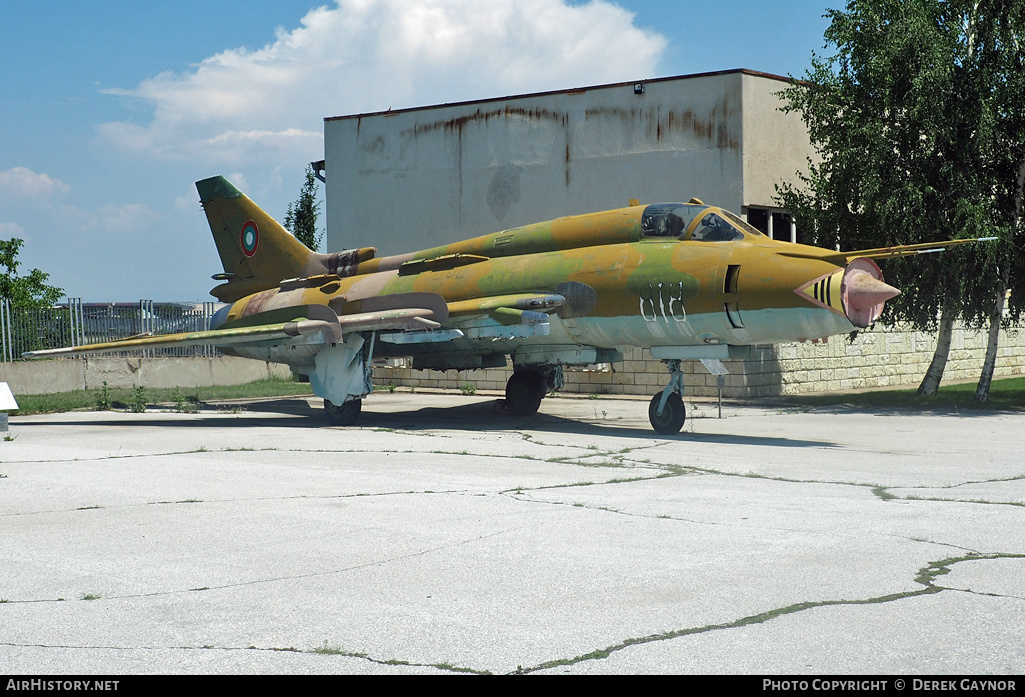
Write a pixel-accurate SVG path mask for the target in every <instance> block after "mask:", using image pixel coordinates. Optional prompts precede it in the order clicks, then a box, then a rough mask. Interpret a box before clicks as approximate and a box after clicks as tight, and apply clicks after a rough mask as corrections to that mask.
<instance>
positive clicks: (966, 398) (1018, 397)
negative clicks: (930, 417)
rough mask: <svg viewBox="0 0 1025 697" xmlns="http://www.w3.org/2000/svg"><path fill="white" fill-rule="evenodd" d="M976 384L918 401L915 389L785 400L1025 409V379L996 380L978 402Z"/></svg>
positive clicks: (944, 390) (951, 388)
mask: <svg viewBox="0 0 1025 697" xmlns="http://www.w3.org/2000/svg"><path fill="white" fill-rule="evenodd" d="M975 387H976V384H975V383H974V382H969V383H963V384H960V385H944V386H942V387H940V391H939V394H937V395H936V396H935V397H919V396H918V395H917V394H915V390H916V389H917V388H915V389H904V390H873V391H872V392H858V393H856V394H826V395H807V396H794V397H786V398H785V401H786V402H787V403H788V404H795V405H797V404H801V405H808V406H816V407H823V406H835V405H846V406H854V407H872V408H879V407H894V408H896V407H900V408H905V407H907V408H919V409H933V408H936V407H942V408H951V409H1007V410H1017V409H1025V377H1017V378H1004V379H1001V380H994V381H993V383H992V385H990V390H989V399H988V400H987V401H985V402H976V401H975V399H974V397H975Z"/></svg>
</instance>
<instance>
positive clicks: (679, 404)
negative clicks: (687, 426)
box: [648, 360, 687, 436]
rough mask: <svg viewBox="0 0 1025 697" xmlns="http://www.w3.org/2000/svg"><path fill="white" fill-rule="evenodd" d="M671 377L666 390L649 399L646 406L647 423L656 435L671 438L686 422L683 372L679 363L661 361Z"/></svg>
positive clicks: (676, 361) (675, 361)
mask: <svg viewBox="0 0 1025 697" xmlns="http://www.w3.org/2000/svg"><path fill="white" fill-rule="evenodd" d="M663 362H664V363H665V364H666V367H667V368H668V369H669V373H670V375H671V376H672V377H670V378H669V384H668V385H666V388H665V389H664V390H662V391H661V392H659V393H658V394H657V395H655V396H654V397H652V398H651V403H650V404H649V405H648V421H650V422H651V427H652V428H653V429H655V432H656V433H659V434H661V435H663V436H672V435H676V434H677V433H679V432H680V429H681V428H683V423H684V421H686V420H687V409H686V408H685V407H684V406H683V397H682V396H681V395H682V394H683V371H682V370H680V361H678V360H668V361H663Z"/></svg>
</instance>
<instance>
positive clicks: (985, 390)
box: [975, 283, 1007, 402]
mask: <svg viewBox="0 0 1025 697" xmlns="http://www.w3.org/2000/svg"><path fill="white" fill-rule="evenodd" d="M1006 297H1007V283H1001V284H1000V288H998V289H997V297H996V302H995V303H994V304H993V315H992V316H991V317H990V318H989V341H988V342H987V343H986V360H985V362H983V364H982V375H980V376H979V384H978V385H977V386H976V388H975V401H976V402H985V401H986V400H987V399H989V386H990V383H992V382H993V371H994V370H995V369H996V365H997V345H998V344H999V342H1000V321H1001V320H1002V319H1003V318H1004V300H1005V298H1006Z"/></svg>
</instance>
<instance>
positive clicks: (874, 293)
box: [844, 269, 900, 310]
mask: <svg viewBox="0 0 1025 697" xmlns="http://www.w3.org/2000/svg"><path fill="white" fill-rule="evenodd" d="M844 280H845V281H846V283H847V303H848V306H849V307H852V308H854V309H855V310H868V309H870V308H872V307H875V306H876V305H879V304H880V303H884V302H886V301H887V300H889V299H890V298H896V297H897V296H898V295H900V291H899V290H897V289H896V288H894V287H893V286H891V285H890V284H889V283H884V282H883V281H881V280H879V279H877V278H873V277H872V275H871V274H870V273H868V272H867V271H861V270H860V269H856V270H855V271H854V272H852V273H851V274H849V275H848V277H847V278H846V279H844Z"/></svg>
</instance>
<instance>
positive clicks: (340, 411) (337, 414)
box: [324, 399, 363, 426]
mask: <svg viewBox="0 0 1025 697" xmlns="http://www.w3.org/2000/svg"><path fill="white" fill-rule="evenodd" d="M324 411H325V412H327V418H328V420H329V421H330V422H331V423H332V424H334V425H335V426H351V425H352V424H354V423H356V419H358V418H359V414H360V412H361V411H363V400H362V399H350V400H349V401H348V402H346V403H345V404H343V405H342V406H338V405H336V404H333V403H331V402H329V401H328V400H326V399H325V400H324Z"/></svg>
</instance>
